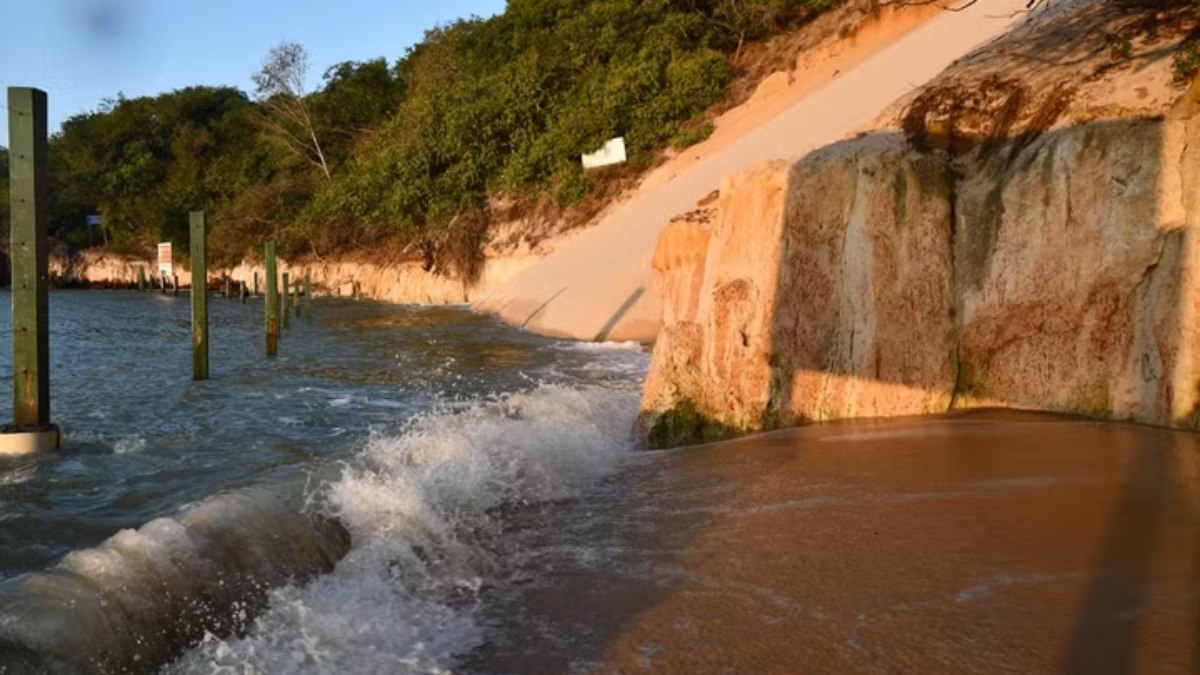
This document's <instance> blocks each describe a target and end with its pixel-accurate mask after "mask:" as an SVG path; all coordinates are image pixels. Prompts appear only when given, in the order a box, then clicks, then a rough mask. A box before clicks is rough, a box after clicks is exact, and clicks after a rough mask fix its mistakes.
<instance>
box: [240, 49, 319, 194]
mask: <svg viewBox="0 0 1200 675" xmlns="http://www.w3.org/2000/svg"><path fill="white" fill-rule="evenodd" d="M307 75H308V52H306V51H305V50H304V47H302V46H301V45H299V44H296V43H295V42H285V43H283V44H281V45H279V46H277V47H274V48H272V49H271V51H270V52H269V53H268V54H267V60H266V62H265V63H263V67H262V69H261V70H259V71H258V72H257V73H255V74H254V75H253V76H252V77H251V79H252V80H253V81H254V86H255V96H256V97H257V98H258V101H259V103H260V104H261V105H262V107H263V110H264V111H265V112H266V115H265V116H264V117H263V123H264V125H265V127H266V128H267V129H268V130H269V131H270V132H271V133H272V134H273V135H274V137H275V138H276V139H277V140H279V141H280V143H281V144H282V145H283V146H284V147H286V148H288V149H289V150H290V151H292V152H293V153H295V154H296V155H298V156H300V157H304V158H305V159H307V160H308V161H309V162H311V163H312V164H314V165H315V166H316V167H317V168H319V169H320V170H321V173H322V174H324V175H325V180H327V181H328V180H330V179H331V178H332V174H331V173H330V171H329V162H328V161H326V159H325V152H324V150H322V149H321V141H320V140H319V139H318V138H317V124H316V122H315V121H314V120H313V114H312V109H311V108H310V106H309V104H308V93H307V91H306V89H305V85H304V79H305V77H306V76H307Z"/></svg>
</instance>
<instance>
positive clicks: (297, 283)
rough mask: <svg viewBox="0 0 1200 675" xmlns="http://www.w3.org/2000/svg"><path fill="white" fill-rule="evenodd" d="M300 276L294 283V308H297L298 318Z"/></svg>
mask: <svg viewBox="0 0 1200 675" xmlns="http://www.w3.org/2000/svg"><path fill="white" fill-rule="evenodd" d="M300 283H301V282H300V278H299V277H297V278H296V281H295V282H294V283H293V284H292V308H293V309H295V310H296V318H297V319H298V318H300Z"/></svg>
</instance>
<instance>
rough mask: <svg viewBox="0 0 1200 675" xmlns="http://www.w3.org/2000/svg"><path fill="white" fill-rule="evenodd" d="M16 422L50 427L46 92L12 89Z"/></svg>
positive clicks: (25, 426)
mask: <svg viewBox="0 0 1200 675" xmlns="http://www.w3.org/2000/svg"><path fill="white" fill-rule="evenodd" d="M8 140H9V144H10V146H11V147H9V151H8V160H9V197H10V200H9V208H10V214H11V220H10V227H11V234H12V240H11V247H12V250H11V252H10V254H11V259H12V350H13V355H12V359H13V360H12V362H13V422H14V423H15V424H16V426H17V427H18V428H22V429H28V430H39V429H44V428H46V427H48V426H49V425H50V329H49V309H50V303H49V297H48V289H47V286H48V281H49V274H48V272H49V264H48V257H47V253H48V251H47V246H46V223H47V219H48V212H47V205H48V202H47V194H46V189H47V187H48V181H47V174H46V166H47V155H46V92H44V91H41V90H38V89H31V88H28V87H10V88H9V89H8Z"/></svg>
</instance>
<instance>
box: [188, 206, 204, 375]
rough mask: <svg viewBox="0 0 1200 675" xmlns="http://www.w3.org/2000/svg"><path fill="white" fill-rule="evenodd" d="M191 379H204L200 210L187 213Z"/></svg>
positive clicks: (202, 267) (201, 220)
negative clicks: (188, 223)
mask: <svg viewBox="0 0 1200 675" xmlns="http://www.w3.org/2000/svg"><path fill="white" fill-rule="evenodd" d="M191 228H192V230H191V238H192V379H193V380H207V379H208V242H207V241H206V239H205V238H206V237H207V235H208V226H207V223H206V222H205V218H204V212H203V211H192V213H191Z"/></svg>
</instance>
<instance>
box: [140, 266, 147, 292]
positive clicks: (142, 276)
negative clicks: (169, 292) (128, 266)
mask: <svg viewBox="0 0 1200 675" xmlns="http://www.w3.org/2000/svg"><path fill="white" fill-rule="evenodd" d="M138 290H139V291H143V292H144V291H145V290H146V268H145V267H140V266H139V267H138Z"/></svg>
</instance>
